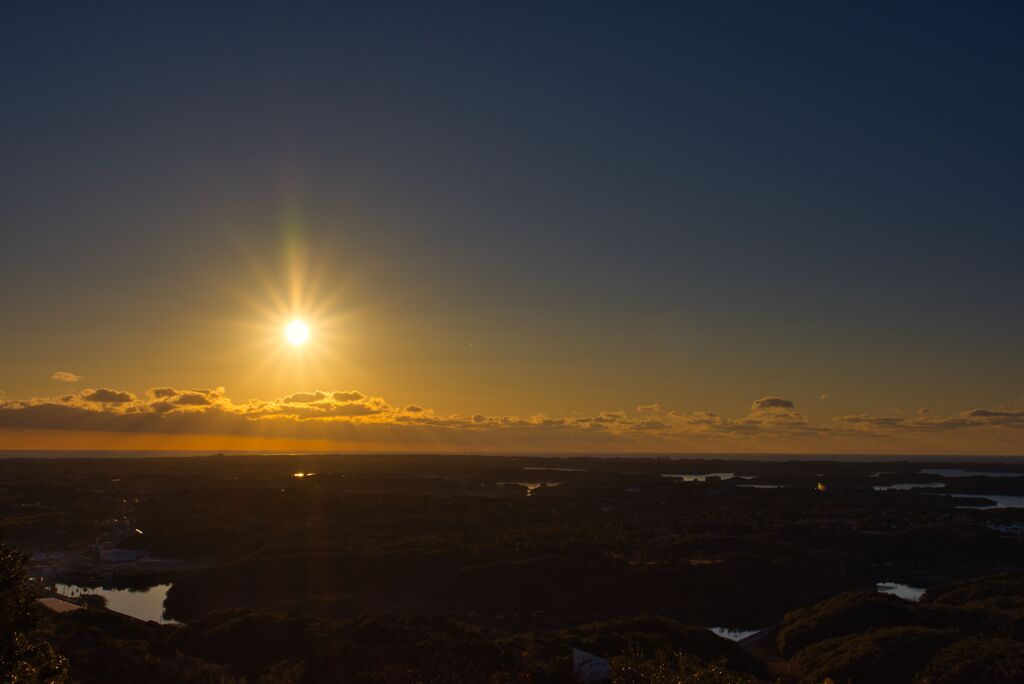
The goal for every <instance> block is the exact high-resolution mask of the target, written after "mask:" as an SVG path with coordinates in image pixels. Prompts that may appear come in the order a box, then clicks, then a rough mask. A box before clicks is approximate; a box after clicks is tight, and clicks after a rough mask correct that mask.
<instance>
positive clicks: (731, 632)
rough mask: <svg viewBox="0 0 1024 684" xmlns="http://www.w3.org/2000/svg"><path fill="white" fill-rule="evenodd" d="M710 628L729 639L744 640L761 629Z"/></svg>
mask: <svg viewBox="0 0 1024 684" xmlns="http://www.w3.org/2000/svg"><path fill="white" fill-rule="evenodd" d="M708 629H709V630H710V631H712V632H714V633H715V634H717V635H718V636H720V637H722V638H723V639H728V640H729V641H742V640H743V639H746V638H747V637H749V636H753V635H754V634H757V633H758V632H760V631H761V630H759V629H732V628H731V627H708Z"/></svg>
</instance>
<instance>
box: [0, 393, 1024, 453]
mask: <svg viewBox="0 0 1024 684" xmlns="http://www.w3.org/2000/svg"><path fill="white" fill-rule="evenodd" d="M1021 428H1024V410H1021V409H1016V408H975V409H970V410H967V411H964V412H962V413H960V414H957V415H953V416H933V415H932V414H931V413H930V412H924V411H919V412H917V413H916V414H915V415H914V416H913V417H903V416H875V415H871V414H868V413H860V414H848V415H842V416H837V417H835V418H834V419H833V420H831V421H827V422H825V423H812V422H811V421H810V420H809V419H808V418H807V417H806V416H805V415H803V414H802V413H800V412H799V411H797V410H796V409H795V404H794V403H793V402H792V401H789V400H787V399H783V398H780V397H776V396H766V397H761V398H759V399H757V400H756V401H754V402H753V403H752V404H751V408H750V410H749V412H748V413H747V414H746V415H740V416H735V417H731V416H727V415H723V414H721V413H718V412H714V411H691V412H682V411H674V410H669V409H666V408H664V407H662V406H660V405H658V404H646V405H641V406H640V407H637V410H636V412H635V413H627V412H624V411H601V412H598V413H594V414H590V415H582V416H580V415H575V416H564V417H560V416H547V415H542V414H538V415H533V416H525V417H524V416H515V415H487V414H484V413H472V414H468V415H459V414H441V413H438V412H436V411H434V410H432V409H431V408H429V407H426V406H424V405H421V404H404V405H401V406H392V405H391V404H389V403H388V402H387V401H385V400H384V399H383V398H381V397H375V396H372V395H368V394H364V393H363V392H359V391H356V390H311V391H306V392H296V393H292V394H288V395H285V396H282V397H279V398H277V399H250V400H247V401H236V400H234V399H232V398H231V397H229V396H228V395H227V393H226V391H225V389H224V388H223V387H217V388H214V389H195V388H193V389H178V388H174V387H155V388H152V389H149V390H148V391H146V392H145V393H144V394H143V395H141V396H136V395H135V394H133V393H131V392H128V391H124V390H118V389H113V388H100V389H84V390H82V391H80V392H76V393H70V394H64V395H61V396H57V397H41V398H33V399H22V400H14V399H2V398H0V429H8V430H10V429H16V430H40V431H88V432H106V433H130V434H151V435H154V436H159V435H229V436H237V437H255V438H281V439H291V440H325V441H326V442H328V443H332V444H345V445H349V446H348V448H359V445H363V444H380V445H388V447H390V448H392V449H394V448H407V449H411V448H414V447H415V446H416V445H420V446H422V445H445V446H447V447H448V448H455V449H458V450H462V451H468V450H473V449H482V450H488V449H490V450H512V449H520V450H530V449H538V450H569V451H588V450H604V451H609V450H619V451H643V450H660V451H683V450H700V449H704V448H707V449H715V448H722V449H727V450H730V451H744V450H750V451H756V450H763V449H771V448H772V445H778V444H787V445H799V444H807V445H809V446H808V448H807V450H808V451H810V450H811V448H810V445H815V446H817V447H818V449H817V450H818V451H819V452H820V451H826V450H828V444H830V443H844V444H845V443H849V442H842V440H855V441H854V442H853V443H854V444H865V443H866V442H864V441H863V440H865V439H902V437H901V436H914V435H918V436H919V437H917V438H916V439H928V435H930V434H932V433H948V432H950V431H957V430H970V429H974V430H989V431H993V430H995V431H1004V433H1005V431H1006V430H1007V429H1013V430H1017V431H1019V434H1020V435H1021V438H1020V440H1019V441H1018V442H1012V441H1011V442H1010V444H1011V445H1012V444H1018V443H1019V446H1021V447H1024V430H1021ZM965 434H968V435H976V434H978V433H976V432H970V433H965ZM986 434H990V433H986ZM991 434H995V433H991ZM971 439H973V437H971ZM828 440H832V442H829V441H828ZM856 440H860V441H859V442H857V441H856ZM943 440H945V441H948V437H946V436H943ZM1004 441H1005V440H1004ZM893 443H899V442H893ZM438 448H440V446H438ZM849 448H850V450H853V449H854V448H855V447H849ZM1018 451H1024V448H1020V449H1018Z"/></svg>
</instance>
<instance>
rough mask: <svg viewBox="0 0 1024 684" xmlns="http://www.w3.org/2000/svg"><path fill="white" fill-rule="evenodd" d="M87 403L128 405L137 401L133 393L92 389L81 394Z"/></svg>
mask: <svg viewBox="0 0 1024 684" xmlns="http://www.w3.org/2000/svg"><path fill="white" fill-rule="evenodd" d="M81 397H82V399H84V400H85V401H94V402H97V403H100V404H126V403H128V402H130V401H134V400H135V395H134V394H132V393H131V392H119V391H117V390H112V389H95V390H93V389H91V390H85V392H83V393H82V394H81Z"/></svg>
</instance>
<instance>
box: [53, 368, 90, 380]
mask: <svg viewBox="0 0 1024 684" xmlns="http://www.w3.org/2000/svg"><path fill="white" fill-rule="evenodd" d="M50 379H52V380H60V381H61V382H78V381H79V380H85V378H83V377H82V376H81V375H75V374H74V373H71V372H69V371H57V372H56V373H54V374H53V375H51V376H50Z"/></svg>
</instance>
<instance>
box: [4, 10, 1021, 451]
mask: <svg viewBox="0 0 1024 684" xmlns="http://www.w3.org/2000/svg"><path fill="white" fill-rule="evenodd" d="M206 4H208V3H203V4H201V5H200V6H199V7H198V8H194V9H189V8H186V7H184V6H183V3H168V4H166V5H164V6H162V8H161V7H160V6H159V5H157V4H155V3H153V4H151V3H145V6H143V5H140V4H139V3H124V4H123V6H121V7H117V6H116V4H109V5H105V6H104V7H102V8H101V7H95V6H91V5H89V4H82V3H67V4H63V5H57V4H49V3H43V2H40V3H25V4H23V5H21V6H17V5H15V4H14V3H8V4H5V5H4V6H3V8H2V9H0V88H2V90H0V92H2V95H3V96H2V101H3V106H2V107H0V159H2V161H3V163H2V165H0V174H2V177H0V235H2V248H0V390H2V391H3V394H2V395H0V448H12V449H23V448H60V449H68V448H126V449H128V448H148V449H159V448H168V449H179V448H202V449H206V448H272V449H277V448H311V449H329V448H339V449H340V448H345V449H412V450H433V449H438V450H477V449H479V450H487V451H524V450H526V451H529V450H542V451H563V450H564V451H589V450H601V451H617V450H621V451H646V450H653V451H734V452H756V451H816V452H866V453H870V452H895V453H904V452H908V453H909V452H914V453H933V452H934V453H950V452H952V453H1004V454H1005V453H1014V454H1024V358H1022V353H1021V351H1022V349H1024V316H1022V315H1021V311H1022V306H1021V305H1022V302H1024V275H1022V272H1024V271H1022V268H1021V257H1022V254H1024V230H1022V224H1021V223H1022V222H1021V216H1022V215H1024V212H1022V209H1024V192H1022V191H1021V179H1022V178H1024V169H1022V165H1024V126H1022V125H1021V123H1022V121H1024V90H1022V89H1021V88H1020V74H1021V73H1024V45H1022V43H1021V41H1020V28H1021V26H1022V22H1021V20H1022V19H1024V16H1022V12H1021V11H1020V10H1019V8H1018V7H1019V6H1016V5H1014V4H1011V3H1005V4H1002V5H1000V4H989V3H985V4H982V3H958V4H950V5H948V6H947V5H946V4H944V3H920V4H917V3H915V4H905V5H902V9H899V10H895V9H893V8H891V7H889V6H887V5H886V4H878V5H875V6H872V7H860V6H855V4H854V3H783V4H778V3H776V4H769V3H759V2H752V3H721V2H714V3H705V4H688V5H686V6H682V5H683V3H665V4H656V3H644V4H642V5H641V6H640V7H636V6H634V4H626V3H616V4H606V3H589V2H588V3H483V4H481V3H465V4H462V5H461V6H460V5H459V4H446V5H445V8H444V9H439V8H434V7H430V8H428V6H427V5H424V4H423V3H410V4H409V5H407V6H403V5H401V4H390V3H389V4H382V3H365V4H358V5H354V6H349V7H341V6H340V3H333V4H332V3H306V4H304V7H302V8H294V7H288V8H286V7H285V5H284V3H280V4H264V3H246V4H239V5H237V6H235V7H228V4H227V3H225V4H220V6H219V7H208V6H203V5H206ZM861 4H865V5H866V4H867V3H861ZM294 316H301V317H303V318H306V319H308V321H309V323H310V325H311V327H312V333H313V338H312V341H311V344H310V345H308V346H307V347H305V348H302V349H298V350H296V349H290V348H288V347H287V346H286V345H284V344H283V342H282V335H281V327H282V326H283V325H284V323H286V322H287V320H289V319H290V318H292V317H294ZM57 372H63V373H67V374H68V375H66V376H63V377H64V379H63V380H60V379H54V377H53V376H54V373H57ZM58 377H61V376H58ZM75 377H79V378H80V379H78V380H74V379H73V378H75ZM154 388H164V389H165V390H167V391H173V394H167V393H166V391H165V392H164V394H163V396H159V395H160V392H157V393H154V392H152V391H151V390H153V389H154ZM96 390H105V391H110V392H114V393H115V394H117V393H127V394H126V395H125V394H118V398H119V399H123V400H119V401H103V400H101V399H102V398H104V397H107V398H110V397H112V396H114V395H106V394H103V393H101V394H99V395H97V394H96V393H95V391H96ZM188 390H202V391H201V392H196V393H189V392H188ZM317 390H320V391H322V393H323V395H322V396H320V397H319V398H317V395H310V394H309V393H311V392H314V391H317ZM335 392H337V393H338V394H337V397H341V398H340V399H338V398H335V396H336V395H335V394H333V393H335ZM296 394H298V395H299V398H300V399H307V400H308V401H300V400H296V399H295V397H294V396H292V395H296ZM303 394H306V395H309V396H305V397H303V396H302V395H303ZM357 395H358V396H357ZM126 397H130V398H126ZM188 397H191V399H189V398H188ZM759 400H760V401H759ZM165 404H166V406H164V405H165ZM637 407H647V408H642V409H639V410H638V408H637ZM415 409H421V410H415ZM474 416H475V418H474ZM602 416H603V417H602Z"/></svg>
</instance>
